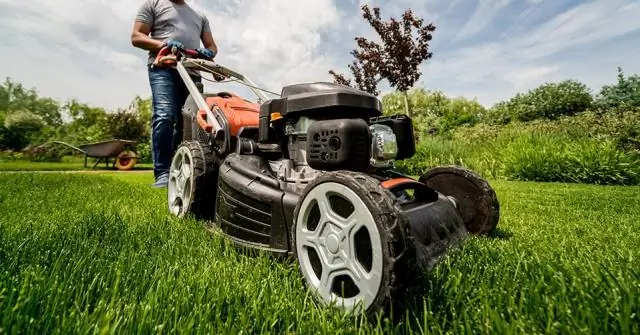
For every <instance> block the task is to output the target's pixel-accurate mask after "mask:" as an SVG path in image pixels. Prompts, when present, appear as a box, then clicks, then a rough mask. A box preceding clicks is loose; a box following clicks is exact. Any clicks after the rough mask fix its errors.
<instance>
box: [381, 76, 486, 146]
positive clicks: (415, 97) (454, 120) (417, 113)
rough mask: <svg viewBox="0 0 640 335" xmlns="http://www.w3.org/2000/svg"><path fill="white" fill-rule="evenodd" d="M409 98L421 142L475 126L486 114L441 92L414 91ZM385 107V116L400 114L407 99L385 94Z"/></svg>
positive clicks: (474, 104)
mask: <svg viewBox="0 0 640 335" xmlns="http://www.w3.org/2000/svg"><path fill="white" fill-rule="evenodd" d="M407 98H408V99H407V101H408V103H409V106H410V109H411V110H412V114H411V118H412V120H413V122H414V128H415V129H414V131H415V132H416V134H418V135H419V136H420V138H422V136H426V135H427V134H441V133H446V132H448V131H449V130H452V129H455V128H457V127H460V126H463V125H473V124H476V123H477V122H479V121H480V120H481V119H482V118H483V116H484V114H485V113H486V110H485V108H484V107H483V106H482V105H481V104H480V103H478V102H477V101H475V100H468V99H466V98H464V97H457V98H449V97H448V96H446V95H445V94H444V93H442V92H440V91H427V90H425V89H423V88H414V89H411V90H409V91H408V92H407ZM382 105H383V111H384V114H386V115H393V114H401V113H403V110H404V106H403V105H404V95H403V94H402V93H400V92H392V93H389V94H386V95H385V96H383V97H382Z"/></svg>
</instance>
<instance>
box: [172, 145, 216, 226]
mask: <svg viewBox="0 0 640 335" xmlns="http://www.w3.org/2000/svg"><path fill="white" fill-rule="evenodd" d="M217 177H218V170H217V166H216V164H215V160H214V155H213V153H212V152H211V150H210V149H209V148H208V147H207V145H206V144H203V143H200V142H198V141H185V142H182V144H180V146H179V147H178V149H177V150H176V153H175V154H174V156H173V159H172V161H171V167H170V170H169V185H168V187H167V201H168V206H169V212H170V213H171V214H173V215H175V216H177V217H180V218H182V217H185V216H186V215H187V214H189V213H191V214H193V215H194V217H195V218H197V219H212V218H213V215H214V214H215V197H216V190H217V188H216V182H217Z"/></svg>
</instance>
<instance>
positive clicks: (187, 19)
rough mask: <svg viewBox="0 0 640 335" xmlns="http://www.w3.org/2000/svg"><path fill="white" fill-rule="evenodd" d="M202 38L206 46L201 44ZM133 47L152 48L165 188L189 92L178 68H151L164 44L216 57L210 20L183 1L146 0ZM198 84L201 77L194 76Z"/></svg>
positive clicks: (156, 150)
mask: <svg viewBox="0 0 640 335" xmlns="http://www.w3.org/2000/svg"><path fill="white" fill-rule="evenodd" d="M201 41H202V43H203V45H204V48H201V47H200V42H201ZM131 43H132V44H133V46H135V47H137V48H140V49H143V50H146V51H149V58H148V61H147V69H148V73H149V84H150V85H151V96H152V108H153V116H152V125H151V142H152V148H151V149H152V151H151V153H152V157H153V172H154V176H155V183H154V184H153V186H154V187H166V185H167V183H168V181H169V167H170V165H171V157H172V156H173V153H174V152H175V149H176V148H177V146H178V145H179V144H180V142H181V141H182V126H181V125H182V116H181V108H182V105H183V104H184V102H185V100H186V98H187V97H188V95H189V91H188V90H187V88H186V87H185V85H184V83H183V82H182V79H181V78H180V75H179V74H178V72H177V70H175V69H173V68H157V67H153V68H152V67H151V64H152V63H153V61H154V59H155V57H156V55H157V53H158V51H160V49H162V48H163V47H165V46H169V47H177V48H178V49H196V50H198V53H199V54H200V55H201V56H203V57H205V58H209V59H213V58H214V57H215V55H216V54H217V53H218V47H217V46H216V44H215V42H214V40H213V36H212V34H211V27H210V26H209V21H208V19H207V18H206V16H205V15H204V14H203V13H200V12H197V11H195V10H194V9H193V8H191V7H190V6H189V5H188V4H186V3H185V1H184V0H145V1H144V3H142V5H141V6H140V8H139V10H138V13H137V15H136V18H135V22H134V25H133V32H132V34H131ZM193 78H194V80H196V83H199V82H200V78H197V77H193Z"/></svg>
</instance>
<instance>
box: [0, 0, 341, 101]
mask: <svg viewBox="0 0 640 335" xmlns="http://www.w3.org/2000/svg"><path fill="white" fill-rule="evenodd" d="M188 2H189V3H191V4H192V5H193V6H194V7H196V8H199V9H202V10H203V11H204V12H205V13H206V14H207V16H208V18H209V21H210V22H211V26H212V29H213V32H214V37H215V38H216V42H217V44H218V46H219V48H220V55H219V57H218V61H219V62H221V63H222V64H225V65H228V66H229V67H231V68H234V69H236V70H238V71H240V72H242V73H245V74H246V75H248V76H249V77H252V78H253V79H254V81H256V82H258V83H260V84H263V85H265V86H267V87H268V88H270V89H273V90H275V91H279V87H281V86H282V85H285V84H288V83H293V82H297V81H308V80H316V79H318V78H323V79H325V78H328V74H327V70H328V69H329V68H332V67H335V66H334V63H333V62H332V57H331V55H328V54H327V53H326V52H325V50H323V49H322V48H321V47H320V46H321V39H320V34H321V33H322V32H323V31H324V30H327V29H329V28H331V27H339V26H340V25H341V19H342V18H341V14H340V13H339V12H338V10H337V8H336V7H335V5H334V2H333V1H332V0H307V1H304V2H292V1H288V0H271V1H260V2H255V1H249V0H236V1H234V2H226V3H225V4H223V5H222V6H221V8H213V7H212V5H211V4H210V3H209V2H206V1H195V0H192V1H188ZM140 4H141V1H130V0H111V1H108V0H67V1H60V0H32V1H28V2H26V1H25V2H16V1H8V0H0V12H1V13H5V14H0V17H2V18H3V20H0V32H4V33H5V35H6V34H11V35H14V36H16V40H17V41H16V42H15V44H17V45H15V46H11V47H8V46H6V45H5V46H0V55H2V58H3V59H4V58H5V56H8V55H11V54H15V53H16V52H18V51H20V52H22V51H26V53H25V54H23V56H22V57H21V58H20V59H16V60H15V61H14V64H13V66H12V67H11V68H7V69H6V70H3V71H2V72H3V73H2V75H6V76H11V77H13V78H14V79H15V80H20V81H22V82H24V83H25V84H27V85H29V86H37V87H38V88H39V89H40V91H41V92H42V93H43V94H47V95H52V96H55V97H57V98H61V99H64V98H66V97H68V96H77V97H79V98H80V99H82V100H87V101H90V102H94V103H97V104H100V105H103V106H106V107H110V108H115V107H118V106H124V105H126V104H127V103H128V101H130V100H131V98H133V96H134V95H136V94H142V95H149V94H150V93H149V89H148V83H147V75H146V70H145V67H144V64H145V63H144V62H145V52H144V51H142V50H139V49H134V48H133V47H132V46H131V44H130V42H129V39H130V31H131V27H132V25H133V18H134V16H135V12H136V10H137V9H138V6H139V5H140ZM25 37H30V38H31V41H30V42H28V43H23V41H25V42H26V40H24V38H25ZM34 42H35V43H34ZM53 48H55V49H53ZM45 54H47V56H46V57H44V56H43V55H45ZM82 62H84V63H86V64H91V65H90V66H89V67H94V69H93V71H92V70H89V71H87V69H86V68H84V69H82V68H78V63H82ZM43 68H46V72H47V73H49V74H51V76H46V77H45V76H43V72H42V69H43ZM54 73H56V75H54ZM61 77H64V78H65V84H64V85H63V86H61V82H60V81H61V80H60V79H59V78H61ZM56 78H58V79H56ZM88 84H91V85H88ZM88 86H92V89H88ZM61 87H64V88H65V90H62V89H61ZM212 89H216V88H212ZM234 89H237V85H235V86H234ZM91 90H94V91H95V93H91V92H90V91H91ZM97 92H100V93H97Z"/></svg>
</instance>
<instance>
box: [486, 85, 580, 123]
mask: <svg viewBox="0 0 640 335" xmlns="http://www.w3.org/2000/svg"><path fill="white" fill-rule="evenodd" d="M592 102H593V97H592V96H591V91H590V90H589V89H588V88H587V86H586V85H584V84H582V83H579V82H577V81H575V80H564V81H561V82H558V83H546V84H543V85H540V86H539V87H537V88H535V89H533V90H530V91H528V92H527V93H524V94H523V93H518V94H516V96H514V97H513V98H511V99H509V100H508V101H504V102H500V103H497V104H496V105H494V106H493V107H492V108H491V109H490V110H489V111H488V113H487V118H486V119H485V120H486V121H488V122H491V123H495V124H507V123H509V122H512V121H523V122H527V121H533V120H538V119H548V120H555V119H558V118H560V117H562V116H571V115H576V114H578V113H582V112H584V111H586V110H587V109H589V108H590V107H591V104H592Z"/></svg>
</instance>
